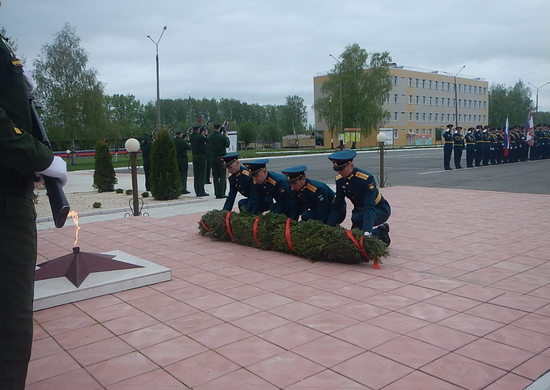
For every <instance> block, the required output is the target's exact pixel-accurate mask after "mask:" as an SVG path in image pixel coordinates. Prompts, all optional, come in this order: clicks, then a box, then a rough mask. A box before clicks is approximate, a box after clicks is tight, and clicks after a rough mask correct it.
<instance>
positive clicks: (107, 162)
mask: <svg viewBox="0 0 550 390" xmlns="http://www.w3.org/2000/svg"><path fill="white" fill-rule="evenodd" d="M117 183H118V179H117V178H116V174H115V169H114V168H113V158H112V157H111V153H109V146H108V145H107V143H106V142H105V141H103V140H98V141H97V142H96V144H95V163H94V184H93V187H94V188H95V189H96V190H97V191H98V192H111V191H114V190H115V184H117Z"/></svg>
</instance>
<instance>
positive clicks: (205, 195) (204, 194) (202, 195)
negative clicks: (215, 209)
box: [197, 192, 210, 196]
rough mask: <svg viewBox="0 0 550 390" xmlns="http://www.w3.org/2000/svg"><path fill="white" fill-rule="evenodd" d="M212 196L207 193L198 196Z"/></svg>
mask: <svg viewBox="0 0 550 390" xmlns="http://www.w3.org/2000/svg"><path fill="white" fill-rule="evenodd" d="M209 195H210V194H207V193H206V192H205V193H204V194H197V196H209Z"/></svg>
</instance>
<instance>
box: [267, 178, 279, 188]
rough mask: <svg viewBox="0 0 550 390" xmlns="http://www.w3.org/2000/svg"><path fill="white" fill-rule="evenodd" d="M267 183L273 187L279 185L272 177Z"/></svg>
mask: <svg viewBox="0 0 550 390" xmlns="http://www.w3.org/2000/svg"><path fill="white" fill-rule="evenodd" d="M267 182H268V183H269V184H271V185H273V186H274V185H275V183H277V181H275V180H274V179H273V178H272V177H270V178H268V179H267Z"/></svg>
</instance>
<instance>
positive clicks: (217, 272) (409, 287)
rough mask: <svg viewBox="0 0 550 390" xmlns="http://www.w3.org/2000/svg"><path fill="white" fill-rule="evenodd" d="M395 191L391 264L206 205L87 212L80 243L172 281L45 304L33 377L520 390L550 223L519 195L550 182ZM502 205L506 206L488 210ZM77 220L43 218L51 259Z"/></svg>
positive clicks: (537, 322) (529, 357) (541, 360)
mask: <svg viewBox="0 0 550 390" xmlns="http://www.w3.org/2000/svg"><path fill="white" fill-rule="evenodd" d="M384 196H385V197H386V198H387V199H388V200H389V201H390V203H391V205H392V210H393V215H392V217H391V219H390V221H389V222H390V224H391V225H392V246H391V247H390V257H388V258H387V259H385V260H384V263H383V264H382V269H380V270H374V269H373V268H372V265H371V264H361V265H353V266H351V265H342V264H328V263H310V262H308V261H307V260H304V259H299V258H296V257H294V256H292V255H287V254H281V253H273V252H264V251H261V250H258V249H254V248H249V247H244V246H239V245H235V244H230V243H219V242H214V241H212V240H211V239H210V238H207V237H200V236H198V235H197V234H196V232H197V221H198V219H199V218H200V215H201V214H200V213H195V214H187V215H177V216H172V217H165V218H128V219H119V220H115V221H105V222H95V223H87V224H83V225H81V227H82V229H81V231H80V237H81V239H82V240H83V241H82V244H81V248H82V250H85V251H89V248H88V247H90V248H102V249H101V250H102V251H111V250H121V248H123V250H124V251H125V252H128V253H130V254H132V255H135V256H138V257H141V258H144V259H148V260H154V261H155V262H157V263H158V264H166V265H167V266H168V267H170V268H171V269H172V280H171V281H169V282H165V283H160V284H157V285H153V286H149V287H142V288H138V289H134V290H128V291H124V292H120V293H116V294H110V295H106V296H103V297H97V298H93V299H89V300H86V301H81V302H75V303H73V304H67V305H63V306H59V307H55V308H51V309H46V310H42V311H39V312H36V313H35V326H34V329H35V336H34V340H35V342H34V345H33V352H32V360H31V363H30V367H29V376H28V380H27V388H28V389H30V390H35V389H40V390H47V389H58V388H63V386H64V384H66V383H71V384H74V386H75V388H79V389H80V388H81V389H90V390H96V389H108V390H122V389H127V388H135V389H148V390H149V389H152V390H156V389H164V388H173V389H188V388H194V389H197V390H206V389H209V390H216V389H220V390H232V389H235V390H237V389H238V390H247V389H262V390H264V389H265V390H271V389H293V390H300V389H301V390H306V389H327V390H332V389H344V388H345V389H366V390H369V389H383V390H404V389H406V390H417V389H418V390H419V389H422V390H424V389H442V390H459V389H468V390H474V389H486V390H504V389H506V390H515V389H518V390H519V389H523V388H525V387H526V386H528V385H529V384H530V383H532V382H533V381H534V380H536V379H537V378H538V377H539V376H540V375H542V374H544V373H545V372H546V371H547V370H548V368H549V367H550V326H548V324H549V323H550V243H548V239H547V237H549V236H550V224H549V222H548V220H547V215H545V214H544V213H540V212H539V211H537V210H535V209H529V208H520V207H517V205H518V204H521V203H522V202H523V201H524V198H525V196H528V197H529V199H530V201H531V202H535V203H538V204H547V203H548V201H549V200H550V197H549V196H545V195H525V194H514V193H497V192H482V191H465V190H451V189H437V188H415V187H391V188H386V189H384ZM474 198H475V199H476V201H475V202H472V203H471V204H470V205H469V207H470V208H469V209H468V213H466V212H464V213H455V212H453V210H452V209H451V210H450V209H449V204H462V203H463V201H464V199H474ZM411 199H446V202H417V203H415V206H414V208H411ZM495 204H498V205H499V208H500V209H501V210H507V212H506V213H505V214H504V213H492V214H488V213H487V210H488V209H492V208H493V207H494V205H495ZM451 216H452V218H451ZM511 221H513V222H511ZM526 226H530V227H532V228H533V229H534V230H533V231H536V234H535V235H534V236H533V233H526V231H525V227H526ZM70 229H71V228H63V229H55V230H40V231H39V232H38V237H39V239H38V251H39V258H40V259H41V261H44V260H47V259H52V258H54V257H57V256H60V255H62V254H64V252H65V250H64V249H63V248H61V247H60V245H61V244H60V243H62V242H67V247H68V248H69V247H70V245H71V244H72V240H71V238H68V237H72V235H73V232H72V231H71V232H69V230H70ZM175 230H179V231H180V232H179V233H178V236H177V239H176V238H175V235H174V234H175ZM152 232H154V234H153V233H152ZM543 237H544V238H543ZM127 242H136V243H137V244H136V245H135V246H128V245H125V244H124V243H127Z"/></svg>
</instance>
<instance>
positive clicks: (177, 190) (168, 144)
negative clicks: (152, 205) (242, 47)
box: [149, 129, 183, 200]
mask: <svg viewBox="0 0 550 390" xmlns="http://www.w3.org/2000/svg"><path fill="white" fill-rule="evenodd" d="M149 181H150V183H151V194H153V197H154V198H155V199H156V200H169V199H177V198H179V197H180V195H181V191H182V189H183V185H182V183H181V177H180V172H179V169H178V161H177V159H176V145H175V144H174V140H173V139H172V137H171V136H170V134H169V133H168V130H166V129H163V130H161V131H160V133H157V136H156V138H155V142H153V146H152V147H151V174H150V178H149Z"/></svg>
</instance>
